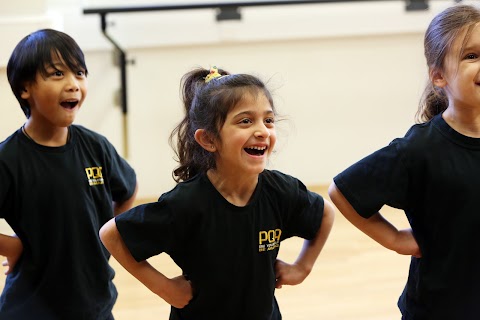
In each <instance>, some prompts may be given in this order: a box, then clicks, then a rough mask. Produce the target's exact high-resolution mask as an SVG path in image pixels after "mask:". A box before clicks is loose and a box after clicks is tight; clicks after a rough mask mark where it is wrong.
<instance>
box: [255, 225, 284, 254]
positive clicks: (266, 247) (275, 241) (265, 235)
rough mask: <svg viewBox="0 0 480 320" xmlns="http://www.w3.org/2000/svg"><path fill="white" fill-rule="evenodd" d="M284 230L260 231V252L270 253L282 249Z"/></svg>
mask: <svg viewBox="0 0 480 320" xmlns="http://www.w3.org/2000/svg"><path fill="white" fill-rule="evenodd" d="M281 235H282V230H280V229H275V230H268V231H260V232H259V233H258V252H263V251H270V250H273V249H275V248H278V247H280V236H281Z"/></svg>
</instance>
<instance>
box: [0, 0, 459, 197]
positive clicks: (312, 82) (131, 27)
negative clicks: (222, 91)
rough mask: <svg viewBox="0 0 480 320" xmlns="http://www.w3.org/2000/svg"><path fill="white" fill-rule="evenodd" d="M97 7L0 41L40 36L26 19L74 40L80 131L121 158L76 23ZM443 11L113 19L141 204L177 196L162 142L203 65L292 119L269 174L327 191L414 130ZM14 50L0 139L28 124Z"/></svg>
mask: <svg viewBox="0 0 480 320" xmlns="http://www.w3.org/2000/svg"><path fill="white" fill-rule="evenodd" d="M25 1H26V0H24V2H25ZM26 2H31V3H37V2H36V1H35V0H28V1H26ZM93 2H95V5H96V6H97V7H102V4H104V5H109V6H110V5H111V3H113V2H112V1H110V2H108V1H106V0H104V1H83V4H82V2H81V1H78V0H62V1H61V0H50V1H46V2H45V5H44V6H43V7H42V6H41V7H40V8H39V9H38V10H37V11H36V13H33V14H31V15H30V16H29V17H30V20H28V21H26V22H25V20H23V21H24V22H25V23H23V26H24V27H22V28H23V29H22V28H20V27H18V28H16V27H15V28H13V29H12V26H14V25H15V24H16V23H17V22H18V21H21V19H25V16H22V12H21V11H20V12H18V11H15V10H12V13H11V14H10V15H3V16H2V15H0V38H1V39H3V38H4V36H5V37H7V34H6V33H5V32H6V31H5V30H10V32H8V36H9V39H10V38H11V37H12V30H20V31H22V32H23V33H25V34H23V35H21V36H20V35H18V36H17V38H18V39H16V41H17V42H18V40H20V38H21V37H23V36H24V35H26V32H27V31H26V30H24V29H25V28H30V29H31V31H34V30H35V29H36V28H38V26H37V24H33V25H32V24H29V23H31V21H32V20H31V19H33V18H32V16H33V17H34V18H35V19H38V20H35V19H33V20H35V21H37V22H38V21H41V22H42V23H41V24H43V26H46V27H49V26H53V27H56V28H58V29H62V30H64V31H66V32H67V33H69V34H71V35H72V36H73V37H74V38H75V39H76V40H77V41H78V42H79V44H80V46H81V47H82V48H84V51H85V54H86V59H87V65H88V68H89V88H90V90H89V97H88V98H87V100H86V102H85V104H84V106H83V109H82V111H81V113H80V115H79V117H78V118H77V123H78V124H83V125H85V126H87V127H89V128H91V129H93V130H96V131H98V132H100V133H102V134H104V135H106V136H107V137H108V138H109V139H110V140H111V141H112V142H113V143H114V145H115V146H116V147H117V149H118V151H119V152H120V153H122V152H124V149H123V143H122V141H123V140H122V116H121V112H120V110H119V107H118V106H115V103H114V99H113V96H114V93H115V92H116V90H118V87H119V71H118V69H117V68H116V67H115V66H114V65H113V63H112V61H113V55H112V51H111V45H110V44H109V43H108V42H107V41H106V40H105V39H104V38H103V36H102V35H101V33H100V22H99V18H98V17H97V16H95V15H94V16H91V15H88V16H85V15H83V14H82V5H83V6H85V7H90V6H92V4H91V3H93ZM117 3H120V4H122V5H126V4H127V2H125V1H121V2H120V1H117ZM143 3H145V4H149V3H147V2H143ZM155 3H157V4H158V3H161V1H160V2H159V1H156V2H155ZM169 3H172V2H169ZM190 3H191V2H190ZM451 4H453V1H430V6H431V9H430V10H429V11H424V12H406V11H405V9H404V6H405V3H404V1H385V2H363V1H359V2H358V3H343V4H316V5H308V6H306V5H302V6H286V7H270V8H255V9H248V10H247V9H245V10H242V15H243V19H242V21H241V22H222V23H216V22H215V20H214V12H212V11H208V10H207V11H205V10H201V11H189V12H183V13H182V12H163V13H160V12H156V13H148V14H138V13H136V14H130V15H129V14H121V15H120V14H118V15H114V14H112V15H109V16H108V21H110V22H114V23H115V25H114V26H111V27H109V29H108V31H109V32H110V33H111V34H112V36H113V37H114V38H115V39H117V41H118V42H119V43H120V44H121V45H122V46H123V47H124V48H125V49H126V50H127V52H128V57H129V58H130V59H133V60H134V61H135V63H134V64H132V65H129V66H128V95H129V99H128V102H129V108H130V112H129V116H128V125H129V136H128V139H129V157H128V159H129V161H130V163H131V164H132V165H133V166H134V167H135V169H136V171H137V173H138V179H139V183H140V190H139V197H142V198H144V197H157V196H158V195H160V193H161V192H164V191H166V190H167V189H169V188H171V187H172V186H173V185H174V182H173V180H172V178H171V171H172V169H173V168H174V166H175V162H174V161H173V159H172V158H173V152H172V151H171V148H170V147H169V145H168V143H167V139H168V136H169V133H170V131H171V130H172V129H173V127H174V126H175V125H176V124H177V122H178V121H179V120H180V119H181V112H182V109H181V104H180V98H179V81H180V78H181V76H182V75H183V74H184V73H185V72H187V71H189V70H191V69H192V68H193V67H196V66H199V65H201V66H204V67H209V66H210V65H217V66H220V67H223V68H225V69H227V70H229V71H231V72H239V73H240V72H241V73H253V74H255V75H258V76H260V77H261V78H262V79H264V80H267V81H268V82H269V84H270V87H271V88H272V89H273V93H274V96H275V99H276V103H277V107H278V110H279V111H280V113H281V114H283V115H286V116H287V118H288V119H289V120H288V121H284V122H281V123H280V124H279V139H280V141H279V143H278V146H279V147H278V150H277V152H276V154H275V155H274V157H273V158H272V161H271V167H272V168H276V169H279V170H282V171H284V172H286V173H289V174H292V175H294V176H297V177H298V178H300V179H301V180H303V181H304V182H305V183H306V184H307V185H322V184H328V183H330V181H331V179H332V177H333V176H334V175H335V174H337V173H338V172H340V171H341V170H343V169H344V168H346V167H347V166H348V165H350V164H351V163H353V162H354V161H357V160H359V159H360V158H361V157H363V156H365V155H367V154H368V153H370V152H372V151H374V150H376V149H378V148H380V147H382V146H383V145H385V144H387V143H388V142H390V141H391V140H392V139H393V138H395V137H397V136H401V135H403V134H404V133H405V132H406V130H407V129H408V128H409V127H410V125H411V124H413V121H414V114H415V112H416V108H417V103H418V100H419V97H420V94H421V91H422V90H423V86H424V83H425V81H426V69H425V66H424V64H425V63H424V57H423V43H422V42H423V33H424V30H425V28H426V26H427V25H428V23H429V21H430V20H431V18H432V17H433V15H434V14H436V13H437V12H439V11H440V10H441V9H443V8H445V7H446V6H448V5H451ZM7 26H8V27H7ZM2 32H3V33H2ZM13 46H14V44H9V45H7V46H2V48H1V49H0V112H1V114H2V117H1V118H0V138H1V139H3V138H5V137H7V136H8V135H9V134H11V132H13V131H14V130H15V129H17V128H18V127H20V126H21V125H22V123H23V121H24V116H23V113H22V112H21V110H20V108H19V107H18V104H17V102H16V100H15V99H14V97H13V94H11V91H10V88H9V86H8V82H7V80H6V75H5V68H4V66H5V63H6V59H8V55H9V54H10V52H11V51H12V50H13ZM5 57H6V58H5Z"/></svg>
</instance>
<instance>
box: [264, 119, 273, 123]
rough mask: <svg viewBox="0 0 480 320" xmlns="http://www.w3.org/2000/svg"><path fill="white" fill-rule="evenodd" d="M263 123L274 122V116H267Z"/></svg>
mask: <svg viewBox="0 0 480 320" xmlns="http://www.w3.org/2000/svg"><path fill="white" fill-rule="evenodd" d="M265 123H275V119H274V118H267V119H265Z"/></svg>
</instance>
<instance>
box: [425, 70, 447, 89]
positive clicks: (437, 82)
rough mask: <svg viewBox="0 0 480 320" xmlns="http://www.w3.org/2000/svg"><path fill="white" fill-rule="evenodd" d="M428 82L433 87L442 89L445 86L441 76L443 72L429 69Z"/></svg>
mask: <svg viewBox="0 0 480 320" xmlns="http://www.w3.org/2000/svg"><path fill="white" fill-rule="evenodd" d="M429 76H430V81H432V84H433V85H434V86H435V87H439V88H443V87H445V86H446V85H447V80H446V79H445V77H444V76H443V72H442V71H441V70H438V69H433V68H432V69H430V71H429Z"/></svg>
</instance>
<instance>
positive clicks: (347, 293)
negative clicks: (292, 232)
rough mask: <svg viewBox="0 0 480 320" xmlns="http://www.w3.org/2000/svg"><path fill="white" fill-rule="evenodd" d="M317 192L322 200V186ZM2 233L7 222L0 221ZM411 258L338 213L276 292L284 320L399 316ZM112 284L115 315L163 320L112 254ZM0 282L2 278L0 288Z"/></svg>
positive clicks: (169, 270)
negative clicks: (302, 267) (312, 256)
mask: <svg viewBox="0 0 480 320" xmlns="http://www.w3.org/2000/svg"><path fill="white" fill-rule="evenodd" d="M316 191H317V192H318V193H320V194H322V195H323V196H324V197H325V198H326V199H328V196H327V194H326V190H325V188H317V189H316ZM382 214H383V215H384V216H386V217H387V219H388V220H390V221H391V222H392V223H393V224H394V225H396V226H397V227H398V228H406V227H408V222H407V220H406V218H405V216H404V213H403V212H401V211H398V210H395V209H391V208H385V209H384V210H382ZM1 222H2V224H0V232H5V230H6V228H8V226H5V225H4V224H3V223H4V221H1ZM301 244H302V240H301V239H289V240H287V241H284V242H282V245H281V250H280V254H279V258H280V259H282V260H285V261H288V262H292V261H293V260H294V259H295V258H296V256H297V254H298V252H299V250H300V247H301ZM409 261H410V258H409V257H407V256H400V255H397V254H396V253H394V252H390V251H388V250H387V249H384V248H383V247H381V246H380V245H378V244H377V243H375V242H373V241H372V240H371V239H370V238H368V237H366V236H365V235H363V234H362V233H361V232H359V231H358V230H357V229H355V228H354V227H353V226H352V225H350V224H349V222H348V221H346V220H345V218H343V216H342V215H341V214H340V213H338V212H337V215H336V217H335V223H334V226H333V229H332V232H331V235H330V238H329V239H328V241H327V244H326V246H325V248H324V250H323V252H322V253H321V254H320V257H319V258H318V260H317V263H316V265H315V267H314V269H313V271H312V273H311V274H310V276H309V277H308V278H307V279H306V280H305V281H304V282H303V283H302V284H300V285H298V286H284V287H283V288H282V289H280V290H277V292H276V296H277V299H278V303H279V305H280V310H281V312H282V314H283V318H284V319H285V320H316V319H321V320H386V319H389V320H390V319H400V313H399V311H398V309H397V306H396V303H397V299H398V296H399V295H400V293H401V291H402V289H403V286H404V284H405V281H406V279H407V274H408V264H409ZM150 263H152V264H153V265H154V266H155V267H157V268H158V269H159V270H161V271H162V272H163V273H164V274H166V275H167V276H172V277H173V276H177V275H179V273H180V270H179V269H178V267H176V266H175V265H174V264H173V262H172V261H171V260H170V259H169V257H168V256H166V255H160V256H157V257H154V258H152V259H151V260H150ZM111 265H112V266H113V268H114V269H115V270H116V272H117V273H116V277H115V280H114V281H115V284H116V286H117V289H118V291H119V298H118V300H117V304H116V305H115V308H114V315H115V319H116V320H132V319H136V320H154V319H155V320H159V319H160V320H164V319H168V314H169V310H170V307H169V305H167V304H166V303H165V302H164V301H163V300H161V299H160V298H158V297H157V296H155V295H154V294H152V293H151V292H150V291H148V290H147V289H145V288H144V287H143V286H142V285H141V284H140V283H139V282H137V280H136V279H134V278H133V277H132V276H131V275H130V274H128V273H127V272H126V271H124V270H123V269H122V268H121V267H120V266H119V265H118V263H117V262H116V261H115V259H111ZM2 288H3V281H1V282H0V289H2Z"/></svg>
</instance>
